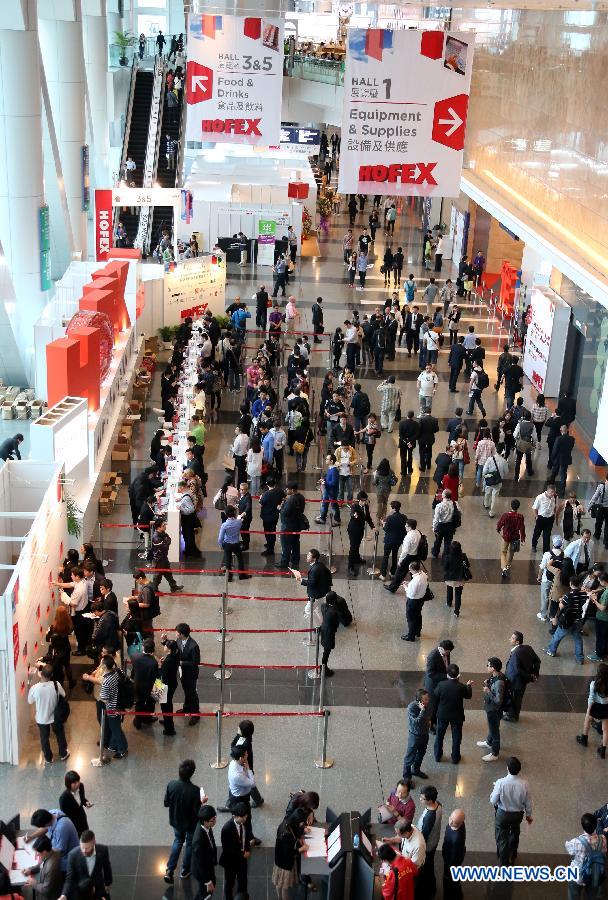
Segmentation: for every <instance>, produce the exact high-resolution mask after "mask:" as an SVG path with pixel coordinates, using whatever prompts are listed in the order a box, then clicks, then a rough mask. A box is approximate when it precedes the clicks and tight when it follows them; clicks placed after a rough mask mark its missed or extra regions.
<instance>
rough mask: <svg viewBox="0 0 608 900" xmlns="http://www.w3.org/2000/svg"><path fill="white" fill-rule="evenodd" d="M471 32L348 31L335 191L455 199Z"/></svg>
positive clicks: (471, 54)
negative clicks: (336, 187) (336, 188)
mask: <svg viewBox="0 0 608 900" xmlns="http://www.w3.org/2000/svg"><path fill="white" fill-rule="evenodd" d="M472 64H473V35H472V34H470V33H466V34H465V33H462V34H460V33H458V34H453V33H445V32H443V31H423V32H420V31H414V30H412V31H410V30H390V29H378V28H370V29H365V28H349V29H348V38H347V54H346V69H345V74H344V105H343V111H342V145H341V151H340V172H339V177H338V190H339V192H340V193H362V194H366V193H370V194H390V195H398V196H411V195H414V196H422V197H424V196H430V195H437V196H440V197H455V196H458V193H459V191H460V173H461V169H462V157H463V148H464V138H465V130H466V120H467V110H468V103H469V90H470V84H471V68H472Z"/></svg>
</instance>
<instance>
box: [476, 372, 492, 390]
mask: <svg viewBox="0 0 608 900" xmlns="http://www.w3.org/2000/svg"><path fill="white" fill-rule="evenodd" d="M489 384H490V379H489V378H488V373H487V372H484V371H481V372H478V373H477V387H478V388H479V390H480V391H484V390H485V389H486V388H487V387H488V385H489Z"/></svg>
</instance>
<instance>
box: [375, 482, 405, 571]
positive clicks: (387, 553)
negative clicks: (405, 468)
mask: <svg viewBox="0 0 608 900" xmlns="http://www.w3.org/2000/svg"><path fill="white" fill-rule="evenodd" d="M400 509H401V502H400V501H399V500H391V512H390V513H389V515H388V516H387V517H386V519H385V520H384V525H383V526H382V527H383V528H384V555H383V557H382V565H381V566H380V581H384V580H385V578H386V575H387V573H388V561H389V558H390V560H391V576H393V575H394V574H395V572H396V571H397V556H398V554H399V547H400V546H401V544H402V543H403V538H404V537H405V532H406V525H407V517H406V516H404V515H403V513H402V512H400Z"/></svg>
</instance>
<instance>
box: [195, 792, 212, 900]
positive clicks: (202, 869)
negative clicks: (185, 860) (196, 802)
mask: <svg viewBox="0 0 608 900" xmlns="http://www.w3.org/2000/svg"><path fill="white" fill-rule="evenodd" d="M216 822H217V813H216V811H215V809H214V807H213V806H207V805H206V804H205V805H204V806H201V808H200V809H199V811H198V825H197V826H196V830H195V832H194V837H193V839H192V874H193V875H194V877H195V878H196V880H197V882H198V890H197V892H196V894H195V896H194V898H193V900H204V898H205V897H207V896H208V895H209V894H211V893H212V892H213V891H214V890H215V885H216V877H215V867H216V866H217V847H216V846H215V837H214V835H213V826H214V825H215V823H216Z"/></svg>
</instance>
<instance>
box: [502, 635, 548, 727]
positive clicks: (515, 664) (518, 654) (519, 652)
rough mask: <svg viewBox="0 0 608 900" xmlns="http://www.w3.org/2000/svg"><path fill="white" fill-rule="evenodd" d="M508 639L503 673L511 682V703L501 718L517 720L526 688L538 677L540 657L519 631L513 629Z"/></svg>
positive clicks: (511, 720) (508, 720)
mask: <svg viewBox="0 0 608 900" xmlns="http://www.w3.org/2000/svg"><path fill="white" fill-rule="evenodd" d="M510 641H511V655H510V656H509V659H508V660H507V668H506V670H505V675H506V676H507V678H508V679H509V681H510V682H511V705H510V706H509V709H508V711H507V712H506V713H504V714H503V719H504V720H505V721H506V722H517V721H518V719H519V714H520V712H521V704H522V702H523V699H524V694H525V693H526V688H527V687H528V685H529V684H530V682H532V681H536V680H537V679H538V675H539V672H540V659H539V657H538V656H537V654H536V653H535V651H534V650H533V649H532V647H530V645H529V644H524V636H523V634H522V632H521V631H514V632H513V634H512V635H511V638H510Z"/></svg>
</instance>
